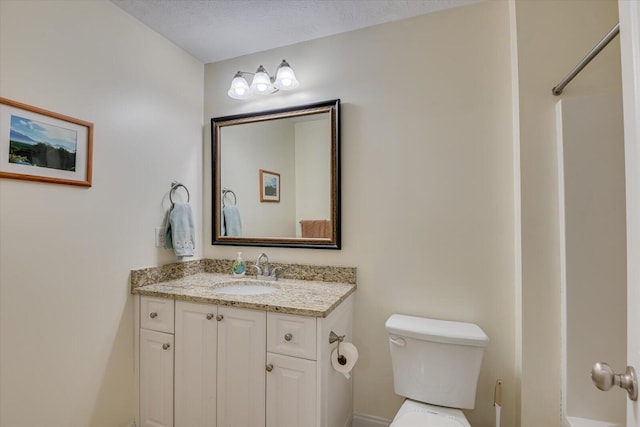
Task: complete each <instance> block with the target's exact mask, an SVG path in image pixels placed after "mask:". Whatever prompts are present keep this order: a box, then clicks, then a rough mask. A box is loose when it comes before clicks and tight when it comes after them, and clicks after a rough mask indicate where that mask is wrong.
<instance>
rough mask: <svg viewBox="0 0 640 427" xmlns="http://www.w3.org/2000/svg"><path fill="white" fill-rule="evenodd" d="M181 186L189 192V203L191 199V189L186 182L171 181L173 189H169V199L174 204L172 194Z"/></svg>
mask: <svg viewBox="0 0 640 427" xmlns="http://www.w3.org/2000/svg"><path fill="white" fill-rule="evenodd" d="M179 187H182V188H184V191H186V192H187V203H189V201H190V200H191V195H190V194H189V189H188V188H187V187H185V185H184V184H182V183H180V182H178V181H173V182H172V183H171V190H169V201H170V202H171V204H173V198H171V195H172V194H173V192H174V191H176V190H177V189H178V188H179Z"/></svg>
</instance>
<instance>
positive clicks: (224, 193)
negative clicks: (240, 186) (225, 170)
mask: <svg viewBox="0 0 640 427" xmlns="http://www.w3.org/2000/svg"><path fill="white" fill-rule="evenodd" d="M229 193H231V194H232V195H233V205H234V206H235V205H236V203H237V201H238V199H237V198H236V193H234V192H233V191H231V190H229V189H228V188H223V189H222V207H225V206H226V205H225V203H224V198H225V197H226V196H227V194H229Z"/></svg>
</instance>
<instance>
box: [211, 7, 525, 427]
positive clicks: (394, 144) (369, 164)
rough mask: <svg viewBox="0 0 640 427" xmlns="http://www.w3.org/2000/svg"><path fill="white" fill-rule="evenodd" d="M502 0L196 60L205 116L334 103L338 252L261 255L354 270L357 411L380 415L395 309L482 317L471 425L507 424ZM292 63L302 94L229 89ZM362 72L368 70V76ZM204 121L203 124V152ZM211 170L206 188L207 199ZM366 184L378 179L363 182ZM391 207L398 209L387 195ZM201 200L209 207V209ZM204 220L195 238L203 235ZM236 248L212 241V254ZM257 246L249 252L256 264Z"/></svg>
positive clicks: (510, 308)
mask: <svg viewBox="0 0 640 427" xmlns="http://www.w3.org/2000/svg"><path fill="white" fill-rule="evenodd" d="M509 41H510V38H509V9H508V3H507V2H484V3H479V4H476V5H472V6H465V7H459V8H456V9H451V10H446V11H441V12H437V13H434V14H430V15H425V16H421V17H417V18H414V19H409V20H404V21H399V22H395V23H390V24H385V25H380V26H376V27H372V28H368V29H364V30H361V31H355V32H351V33H346V34H342V35H337V36H333V37H328V38H323V39H319V40H314V41H309V42H305V43H300V44H297V45H293V46H289V47H283V48H280V49H275V50H272V51H267V52H260V53H256V54H253V55H248V56H243V57H240V58H236V59H232V60H228V61H223V62H219V63H214V64H209V65H207V66H205V116H204V117H205V122H208V120H209V119H210V118H211V117H216V116H221V115H228V114H239V113H244V112H251V111H259V110H266V109H273V108H278V107H284V106H291V105H302V104H306V103H311V102H317V101H324V100H329V99H335V98H340V99H341V100H342V104H341V114H342V117H341V120H342V121H341V125H342V179H343V181H342V190H343V193H342V220H343V221H342V224H343V249H342V250H341V251H327V250H322V251H320V250H312V249H285V248H267V250H266V252H267V253H268V255H269V257H270V258H271V259H272V260H275V261H286V262H306V263H311V264H323V265H347V266H356V267H357V268H358V291H357V293H356V305H355V324H354V328H355V330H354V336H353V337H349V338H350V339H351V338H352V339H353V340H354V341H355V344H356V345H357V346H358V347H359V349H360V360H359V362H358V365H357V367H356V369H355V373H354V381H355V383H354V385H355V411H356V412H358V413H361V414H368V415H373V416H380V417H386V418H390V417H392V416H393V414H394V413H395V411H396V410H397V409H398V407H399V406H400V404H401V401H402V399H401V398H400V397H398V396H395V394H394V393H393V383H392V376H391V364H390V363H391V362H390V358H389V349H388V343H387V334H386V331H385V329H384V322H385V320H386V319H387V318H388V316H389V315H391V314H392V313H406V314H413V315H419V316H431V317H434V318H441V319H454V320H461V321H469V322H475V323H477V324H479V325H480V326H481V327H482V328H483V329H484V330H485V331H486V332H487V334H488V335H489V337H490V338H491V343H490V345H489V347H488V349H487V351H486V353H485V360H484V362H483V365H482V372H481V376H480V383H479V387H478V397H477V406H476V409H475V410H473V411H467V414H468V416H469V419H470V421H471V424H472V425H474V426H488V425H493V423H494V408H493V406H492V402H493V387H494V383H495V380H496V379H497V378H502V379H503V381H504V398H505V399H504V411H503V425H504V426H506V427H509V426H514V425H515V423H514V422H515V396H516V395H517V393H518V390H517V389H516V388H515V375H514V359H515V326H514V324H515V293H514V292H515V287H514V283H515V272H514V264H515V261H514V258H515V255H514V244H513V242H514V208H513V206H514V193H513V188H514V181H513V176H514V174H513V146H512V144H513V140H512V136H511V135H512V129H511V107H512V105H511V86H510V45H509ZM282 58H286V59H287V61H288V62H289V63H290V64H291V65H292V66H293V68H294V69H295V71H296V76H297V77H298V78H299V80H300V82H301V84H300V87H299V88H298V89H297V90H296V91H294V92H292V93H280V94H277V95H272V96H269V97H260V98H259V99H255V100H249V101H238V100H233V99H230V98H228V97H227V95H226V92H227V90H228V85H229V84H230V82H231V79H232V77H233V75H234V73H235V72H236V71H237V70H252V69H254V68H255V67H256V66H257V65H260V64H263V65H265V67H266V68H267V69H268V70H269V71H274V69H275V66H276V65H277V64H278V63H279V62H280V61H281V60H282ZM365 76H366V78H364V77H365ZM209 144H210V129H209V128H208V127H207V129H206V130H205V150H206V153H205V159H207V158H209V154H208V151H209ZM210 174H211V170H210V168H209V167H206V168H205V180H204V183H205V187H206V188H205V194H209V190H208V189H209V187H210ZM372 183H375V185H372ZM390 200H392V202H390ZM210 206H211V205H210V200H205V212H209V210H210ZM210 227H211V225H210V214H209V213H206V219H205V235H206V236H210ZM236 251H237V248H235V247H224V246H215V247H213V246H208V247H207V248H205V255H206V256H208V257H224V258H228V259H231V258H233V257H234V254H235V252H236ZM262 251H264V248H257V247H255V248H243V253H244V255H245V256H246V258H247V259H249V260H253V259H255V256H257V255H258V254H259V253H260V252H262Z"/></svg>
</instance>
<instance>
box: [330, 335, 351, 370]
mask: <svg viewBox="0 0 640 427" xmlns="http://www.w3.org/2000/svg"><path fill="white" fill-rule="evenodd" d="M344 337H345V335H338V334H336V333H335V332H333V331H331V332H330V333H329V344H333V343H334V342H336V341H337V342H338V348H337V351H338V363H339V364H341V365H345V364H346V363H347V358H346V357H344V355H343V354H340V343H341V342H342V341H344Z"/></svg>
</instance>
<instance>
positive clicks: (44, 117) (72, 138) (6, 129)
mask: <svg viewBox="0 0 640 427" xmlns="http://www.w3.org/2000/svg"><path fill="white" fill-rule="evenodd" d="M92 157H93V123H90V122H86V121H84V120H80V119H76V118H74V117H69V116H65V115H63V114H59V113H55V112H53V111H48V110H45V109H42V108H38V107H34V106H31V105H27V104H23V103H21V102H17V101H12V100H10V99H6V98H0V178H11V179H22V180H27V181H40V182H49V183H54V184H68V185H76V186H82V187H91V174H92V164H93V161H92Z"/></svg>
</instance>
